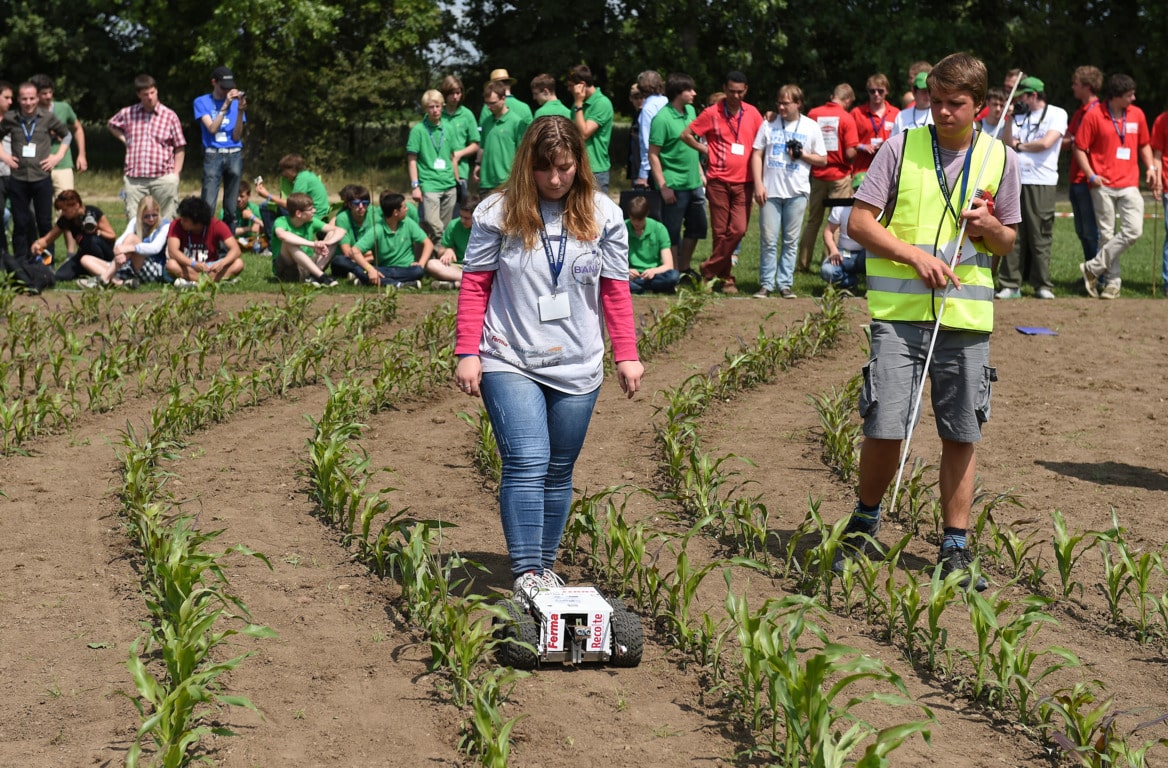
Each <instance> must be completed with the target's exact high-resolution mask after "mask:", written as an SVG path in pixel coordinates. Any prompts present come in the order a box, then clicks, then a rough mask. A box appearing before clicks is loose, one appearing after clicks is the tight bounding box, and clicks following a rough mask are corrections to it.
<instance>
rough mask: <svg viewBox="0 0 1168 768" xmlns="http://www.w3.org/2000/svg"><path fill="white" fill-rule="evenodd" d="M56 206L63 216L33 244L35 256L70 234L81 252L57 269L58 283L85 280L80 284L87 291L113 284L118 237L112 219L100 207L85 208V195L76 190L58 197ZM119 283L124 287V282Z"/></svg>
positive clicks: (118, 282)
mask: <svg viewBox="0 0 1168 768" xmlns="http://www.w3.org/2000/svg"><path fill="white" fill-rule="evenodd" d="M53 207H54V208H56V209H57V210H58V211H60V212H61V216H60V218H58V219H57V223H56V224H54V225H53V228H52V229H50V230H49V231H48V234H46V235H45V236H44V237H38V238H37V239H36V240H33V241H32V245H31V246H30V250H31V251H32V255H33V256H40V255H41V254H42V253H44V252H45V250H46V249H47V248H48V247H49V246H50V245H52V244H53V241H54V240H56V239H57V238H58V237H60V236H61V234H62V233H64V232H68V233H69V234H71V235H72V236H73V240H74V241H75V242H76V243H77V251H76V252H75V253H73V254H70V256H69V258H68V259H67V260H66V261H65V263H64V264H62V265H61V267H60V269H58V270H57V281H58V282H60V281H62V280H78V278H81V280H79V281H78V285H80V286H81V287H83V288H96V287H97V286H99V285H109V284H110V283H111V280H112V278H113V274H114V240H115V239H116V238H117V236H118V235H117V233H116V232H114V228H113V226H112V225H111V224H110V222H109V219H107V218H106V216H105V214H104V213H102V211H101V209H100V208H97V207H96V206H92V205H85V203H83V202H82V201H81V195H79V194H77V192H76V190H72V189H67V190H65V191H64V192H62V193H61V194H59V195H57V201H56V202H55V203H53ZM89 275H93V276H94V277H92V278H90V277H88V276H89ZM116 284H117V285H121V281H117V282H116Z"/></svg>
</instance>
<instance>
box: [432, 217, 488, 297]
mask: <svg viewBox="0 0 1168 768" xmlns="http://www.w3.org/2000/svg"><path fill="white" fill-rule="evenodd" d="M478 204H479V198H478V196H477V195H472V196H471V197H468V198H466V199H465V200H463V201H462V202H461V203H459V205H458V218H457V219H455V220H454V221H452V222H450V224H449V225H447V227H446V231H445V232H443V233H442V242H440V243H439V244H438V247H439V248H440V249H441V250H440V251H439V252H438V255H437V256H435V257H434V258H432V259H430V260H429V261H427V262H426V272H427V274H429V275H430V277H432V278H434V281H433V282H432V283H431V284H430V287H432V288H459V287H461V286H462V257H463V254H465V253H466V244H467V243H468V242H470V228H471V225H472V224H473V222H474V218H473V217H474V210H475V208H476V207H478Z"/></svg>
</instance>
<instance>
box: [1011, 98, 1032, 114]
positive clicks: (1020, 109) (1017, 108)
mask: <svg viewBox="0 0 1168 768" xmlns="http://www.w3.org/2000/svg"><path fill="white" fill-rule="evenodd" d="M1029 114H1030V107H1028V106H1026V102H1024V101H1021V100H1019V101H1015V102H1014V117H1026V116H1027V115H1029Z"/></svg>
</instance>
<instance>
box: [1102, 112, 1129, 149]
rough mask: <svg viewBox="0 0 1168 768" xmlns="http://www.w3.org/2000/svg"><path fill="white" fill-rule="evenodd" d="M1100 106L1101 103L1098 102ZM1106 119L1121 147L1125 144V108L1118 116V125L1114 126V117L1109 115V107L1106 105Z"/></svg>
mask: <svg viewBox="0 0 1168 768" xmlns="http://www.w3.org/2000/svg"><path fill="white" fill-rule="evenodd" d="M1099 105H1100V106H1102V105H1103V102H1102V101H1100V102H1099ZM1106 109H1107V119H1108V120H1110V121H1111V127H1112V128H1114V129H1115V135H1116V136H1118V137H1119V144H1120V146H1123V145H1124V144H1126V143H1127V133H1126V132H1125V131H1126V123H1127V107H1124V108H1123V114H1122V115H1120V116H1119V125H1116V124H1115V117H1114V116H1113V115H1112V114H1111V105H1110V104H1109V105H1107V107H1106Z"/></svg>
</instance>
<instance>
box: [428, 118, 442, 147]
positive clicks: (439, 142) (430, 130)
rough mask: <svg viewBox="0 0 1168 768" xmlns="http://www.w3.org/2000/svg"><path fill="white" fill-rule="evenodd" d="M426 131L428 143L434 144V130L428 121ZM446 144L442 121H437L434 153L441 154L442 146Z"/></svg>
mask: <svg viewBox="0 0 1168 768" xmlns="http://www.w3.org/2000/svg"><path fill="white" fill-rule="evenodd" d="M426 130H427V131H429V133H430V143H431V144H434V129H433V128H431V127H430V121H429V120H427V121H426ZM445 143H446V131H445V130H443V128H442V120H441V119H439V120H438V143H437V144H434V153H435V154H439V155H440V154H442V145H443V144H445Z"/></svg>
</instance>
